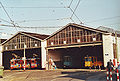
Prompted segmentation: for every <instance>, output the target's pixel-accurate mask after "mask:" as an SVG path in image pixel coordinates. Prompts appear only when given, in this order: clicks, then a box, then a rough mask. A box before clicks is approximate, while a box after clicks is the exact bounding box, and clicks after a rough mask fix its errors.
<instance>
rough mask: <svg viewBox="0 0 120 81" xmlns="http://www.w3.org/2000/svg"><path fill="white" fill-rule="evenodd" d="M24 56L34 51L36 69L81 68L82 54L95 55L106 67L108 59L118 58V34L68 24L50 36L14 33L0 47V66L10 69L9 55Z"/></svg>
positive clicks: (119, 50)
mask: <svg viewBox="0 0 120 81" xmlns="http://www.w3.org/2000/svg"><path fill="white" fill-rule="evenodd" d="M24 44H25V55H26V58H32V57H33V55H34V54H36V55H37V57H38V58H39V64H40V67H39V68H40V69H51V63H50V61H52V64H53V63H54V65H55V66H56V68H58V69H59V68H65V65H69V66H70V67H67V68H85V57H86V56H91V57H96V58H97V61H101V62H102V64H103V65H102V66H103V67H106V65H107V62H108V61H109V60H110V59H112V60H114V59H116V60H118V62H119V61H120V34H115V33H110V32H108V31H102V30H98V29H94V28H91V27H86V26H82V25H78V24H74V23H69V24H67V25H66V26H64V27H62V28H61V29H59V30H58V31H56V32H54V33H53V34H52V35H50V36H49V35H42V34H36V33H28V32H18V33H17V34H15V35H14V36H13V37H11V38H10V39H8V40H6V41H5V42H4V43H2V45H1V46H0V65H3V66H4V67H5V68H6V69H9V68H10V60H11V59H12V57H13V54H15V55H17V56H19V57H23V56H24Z"/></svg>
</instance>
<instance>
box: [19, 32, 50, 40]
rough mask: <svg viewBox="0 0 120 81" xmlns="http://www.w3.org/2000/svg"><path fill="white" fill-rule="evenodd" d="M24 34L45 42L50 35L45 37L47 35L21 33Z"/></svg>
mask: <svg viewBox="0 0 120 81" xmlns="http://www.w3.org/2000/svg"><path fill="white" fill-rule="evenodd" d="M21 33H22V34H27V35H30V36H32V37H35V38H38V39H41V40H44V39H45V38H47V37H48V36H49V35H45V34H37V33H30V32H21Z"/></svg>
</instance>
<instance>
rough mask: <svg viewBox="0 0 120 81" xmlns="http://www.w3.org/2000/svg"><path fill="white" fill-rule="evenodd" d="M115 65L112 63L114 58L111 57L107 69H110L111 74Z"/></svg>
mask: <svg viewBox="0 0 120 81" xmlns="http://www.w3.org/2000/svg"><path fill="white" fill-rule="evenodd" d="M113 67H114V65H113V63H112V60H111V59H110V61H108V62H107V69H108V71H109V76H110V71H112V70H113Z"/></svg>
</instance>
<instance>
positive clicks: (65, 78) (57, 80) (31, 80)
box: [0, 69, 116, 81]
mask: <svg viewBox="0 0 120 81" xmlns="http://www.w3.org/2000/svg"><path fill="white" fill-rule="evenodd" d="M0 81H106V72H105V71H97V72H96V71H84V70H82V71H81V70H69V69H68V70H27V71H16V70H15V71H4V77H3V78H0ZM113 81H116V75H115V73H113Z"/></svg>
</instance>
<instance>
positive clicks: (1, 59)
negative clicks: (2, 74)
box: [0, 45, 3, 65]
mask: <svg viewBox="0 0 120 81" xmlns="http://www.w3.org/2000/svg"><path fill="white" fill-rule="evenodd" d="M0 65H3V53H2V45H0Z"/></svg>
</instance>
